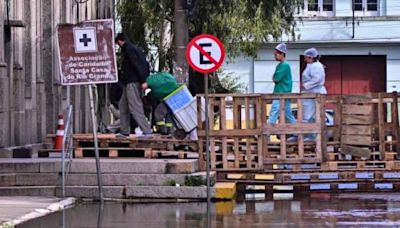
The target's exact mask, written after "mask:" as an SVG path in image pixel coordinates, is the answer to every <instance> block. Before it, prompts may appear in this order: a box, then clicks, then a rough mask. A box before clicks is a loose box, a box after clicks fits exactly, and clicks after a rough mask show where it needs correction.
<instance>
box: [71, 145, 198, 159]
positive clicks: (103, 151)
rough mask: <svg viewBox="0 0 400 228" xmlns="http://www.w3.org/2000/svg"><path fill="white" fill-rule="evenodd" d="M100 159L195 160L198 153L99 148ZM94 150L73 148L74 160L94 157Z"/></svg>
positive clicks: (90, 148)
mask: <svg viewBox="0 0 400 228" xmlns="http://www.w3.org/2000/svg"><path fill="white" fill-rule="evenodd" d="M99 153H100V157H109V158H122V157H124V158H126V157H136V158H177V159H196V158H198V153H196V152H188V151H160V150H153V149H151V148H134V149H133V148H126V147H121V148H116V147H114V148H99ZM94 156H95V149H94V148H92V147H80V148H75V150H74V157H75V158H85V157H94Z"/></svg>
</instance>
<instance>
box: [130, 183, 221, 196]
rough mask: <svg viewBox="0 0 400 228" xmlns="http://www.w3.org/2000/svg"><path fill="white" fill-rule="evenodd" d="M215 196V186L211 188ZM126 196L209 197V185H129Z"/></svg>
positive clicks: (212, 194)
mask: <svg viewBox="0 0 400 228" xmlns="http://www.w3.org/2000/svg"><path fill="white" fill-rule="evenodd" d="M214 197H215V188H211V198H214ZM126 198H145V199H147V198H151V199H207V187H206V186H198V187H187V186H181V187H175V186H127V187H126Z"/></svg>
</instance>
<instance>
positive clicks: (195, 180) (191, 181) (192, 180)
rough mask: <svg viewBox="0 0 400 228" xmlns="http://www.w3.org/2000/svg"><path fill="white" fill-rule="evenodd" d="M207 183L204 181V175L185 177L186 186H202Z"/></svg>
mask: <svg viewBox="0 0 400 228" xmlns="http://www.w3.org/2000/svg"><path fill="white" fill-rule="evenodd" d="M206 184H207V183H206V182H205V181H204V178H203V177H202V176H186V177H185V186H202V185H206Z"/></svg>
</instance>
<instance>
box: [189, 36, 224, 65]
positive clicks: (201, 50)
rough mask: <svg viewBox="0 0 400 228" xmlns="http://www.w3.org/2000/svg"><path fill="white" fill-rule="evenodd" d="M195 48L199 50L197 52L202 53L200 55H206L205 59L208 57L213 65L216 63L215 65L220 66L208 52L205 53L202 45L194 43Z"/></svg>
mask: <svg viewBox="0 0 400 228" xmlns="http://www.w3.org/2000/svg"><path fill="white" fill-rule="evenodd" d="M193 46H194V47H195V48H197V50H199V51H200V53H201V54H202V55H204V56H205V57H207V59H208V60H210V61H211V62H212V63H214V64H215V65H218V62H217V60H215V59H214V58H213V57H211V55H209V54H208V53H207V52H206V51H204V49H203V48H202V47H200V45H198V44H197V43H196V42H194V43H193Z"/></svg>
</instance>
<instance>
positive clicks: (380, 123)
mask: <svg viewBox="0 0 400 228" xmlns="http://www.w3.org/2000/svg"><path fill="white" fill-rule="evenodd" d="M378 100H379V101H378V127H379V152H380V153H381V157H382V158H383V159H385V110H384V103H383V98H382V93H379V94H378Z"/></svg>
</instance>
